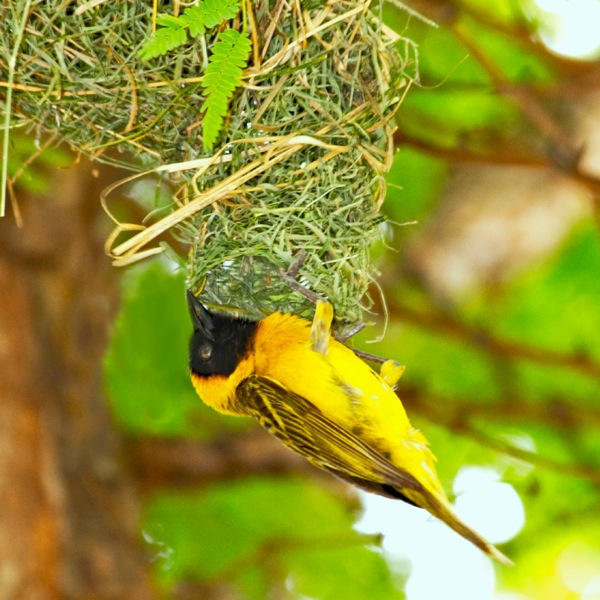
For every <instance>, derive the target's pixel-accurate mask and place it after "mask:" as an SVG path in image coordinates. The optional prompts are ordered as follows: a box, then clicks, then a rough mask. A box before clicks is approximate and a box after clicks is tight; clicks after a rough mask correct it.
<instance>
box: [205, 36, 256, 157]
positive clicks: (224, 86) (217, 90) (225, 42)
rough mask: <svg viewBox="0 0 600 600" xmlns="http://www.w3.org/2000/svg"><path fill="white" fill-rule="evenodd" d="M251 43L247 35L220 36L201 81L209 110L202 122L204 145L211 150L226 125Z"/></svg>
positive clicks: (206, 106)
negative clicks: (224, 120) (232, 98)
mask: <svg viewBox="0 0 600 600" xmlns="http://www.w3.org/2000/svg"><path fill="white" fill-rule="evenodd" d="M250 48H251V42H250V38H249V37H248V34H247V33H246V32H244V33H240V32H239V31H236V30H235V29H227V30H225V31H223V32H221V33H220V34H219V38H218V40H217V42H216V44H215V45H214V47H213V53H212V55H211V57H210V58H209V65H208V67H207V68H206V74H205V75H204V77H203V78H202V86H203V87H204V89H205V92H204V95H205V96H206V100H205V102H204V105H203V107H202V110H206V112H205V113H204V118H203V120H202V131H203V141H204V146H205V147H206V148H212V147H213V145H214V143H215V141H216V139H217V136H218V135H219V131H220V130H221V127H222V125H223V118H224V117H225V115H226V114H227V107H228V104H229V101H230V100H231V97H232V96H233V92H234V91H235V89H236V88H237V87H238V86H239V85H240V82H241V79H242V69H243V68H244V67H245V66H246V65H247V64H248V57H249V56H250Z"/></svg>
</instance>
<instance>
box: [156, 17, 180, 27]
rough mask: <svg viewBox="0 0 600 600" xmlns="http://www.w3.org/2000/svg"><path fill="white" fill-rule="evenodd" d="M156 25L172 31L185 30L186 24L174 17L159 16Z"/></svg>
mask: <svg viewBox="0 0 600 600" xmlns="http://www.w3.org/2000/svg"><path fill="white" fill-rule="evenodd" d="M156 24H157V25H162V26H163V27H169V28H171V29H183V27H184V24H183V22H182V20H181V19H179V18H178V17H174V16H173V15H166V14H162V15H158V17H156Z"/></svg>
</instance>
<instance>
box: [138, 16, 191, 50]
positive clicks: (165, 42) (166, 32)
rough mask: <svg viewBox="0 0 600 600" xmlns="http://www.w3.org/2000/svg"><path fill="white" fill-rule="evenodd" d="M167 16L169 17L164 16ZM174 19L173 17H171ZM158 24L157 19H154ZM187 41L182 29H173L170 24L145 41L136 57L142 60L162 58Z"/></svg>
mask: <svg viewBox="0 0 600 600" xmlns="http://www.w3.org/2000/svg"><path fill="white" fill-rule="evenodd" d="M164 16H169V15H164ZM172 18H175V17H172ZM156 22H157V23H158V22H159V21H158V19H156ZM186 40H187V32H186V30H185V28H183V27H174V26H173V25H172V24H170V25H168V26H166V27H164V28H163V29H158V30H157V31H156V33H155V34H154V35H153V36H152V37H151V38H149V39H147V40H146V42H145V43H144V45H143V46H142V47H141V48H140V49H139V51H138V56H139V57H140V58H141V59H142V60H150V59H151V58H156V57H157V56H162V55H163V54H166V53H167V52H169V50H173V49H174V48H177V47H178V46H181V45H183V44H185V41H186Z"/></svg>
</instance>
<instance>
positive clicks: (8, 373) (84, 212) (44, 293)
mask: <svg viewBox="0 0 600 600" xmlns="http://www.w3.org/2000/svg"><path fill="white" fill-rule="evenodd" d="M91 171H92V169H91V167H90V165H89V164H88V163H85V162H84V163H83V164H81V165H80V166H79V167H78V168H77V169H71V170H69V171H62V172H55V173H54V175H53V177H54V179H55V184H54V185H53V186H52V187H53V190H52V193H51V194H48V195H47V196H45V197H41V198H40V197H37V198H35V199H32V198H21V199H20V201H21V206H20V208H21V211H22V214H23V220H24V227H23V228H22V229H18V228H17V227H16V225H15V223H14V220H12V219H11V218H10V217H7V218H5V219H3V220H1V221H0V292H1V297H2V302H1V306H0V498H2V511H0V600H20V599H23V600H33V599H35V600H47V599H54V598H60V599H70V598H73V599H78V600H79V599H82V598H94V599H96V598H98V599H104V598H106V599H109V598H110V599H112V598H114V599H117V598H118V599H122V598H136V600H138V599H139V600H143V599H146V598H152V597H153V596H154V594H153V591H152V588H151V585H150V578H149V568H148V566H149V565H148V563H147V561H146V560H145V557H144V554H143V550H142V548H141V545H140V543H139V535H138V516H139V498H138V493H137V490H136V487H135V485H134V483H133V480H132V479H131V477H130V474H129V473H128V470H127V463H126V461H125V460H124V459H123V452H122V448H123V440H122V439H121V437H120V434H119V433H118V431H117V430H116V429H115V427H114V426H113V424H112V422H111V417H110V413H109V409H108V406H107V403H106V401H105V399H104V397H103V394H102V356H103V353H104V350H105V346H106V343H107V332H108V326H109V324H110V322H111V320H112V317H113V316H114V313H115V308H116V304H117V287H116V273H115V272H114V269H113V268H112V267H111V265H110V262H109V260H108V259H107V258H106V256H105V255H104V252H103V244H104V240H105V237H106V234H107V230H108V227H109V221H108V219H107V217H106V216H105V215H104V214H103V213H102V211H101V209H100V205H99V201H98V198H99V194H100V190H101V189H102V187H103V185H104V183H103V182H101V181H99V180H98V179H95V178H94V177H93V176H92V172H91Z"/></svg>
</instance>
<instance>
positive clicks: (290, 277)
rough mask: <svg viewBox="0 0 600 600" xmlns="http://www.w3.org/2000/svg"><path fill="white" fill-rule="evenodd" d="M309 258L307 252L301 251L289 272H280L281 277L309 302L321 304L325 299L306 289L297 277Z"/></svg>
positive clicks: (288, 269)
mask: <svg viewBox="0 0 600 600" xmlns="http://www.w3.org/2000/svg"><path fill="white" fill-rule="evenodd" d="M307 256H308V252H307V251H306V250H300V252H298V256H297V258H296V260H295V261H294V262H293V263H292V264H291V265H290V266H289V267H288V268H287V271H284V270H283V269H281V270H280V271H279V275H280V277H281V279H282V281H283V282H284V283H285V284H286V285H287V286H288V287H290V288H291V289H293V290H294V291H295V292H298V293H299V294H300V295H301V296H304V297H305V298H307V299H308V300H310V301H311V302H312V303H313V304H318V303H319V302H323V298H322V297H321V296H319V294H317V293H316V292H313V291H312V290H309V289H308V288H306V287H304V286H303V285H302V284H301V283H298V280H297V279H296V277H298V272H299V271H300V268H301V267H302V265H303V264H304V261H305V260H306V257H307Z"/></svg>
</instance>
